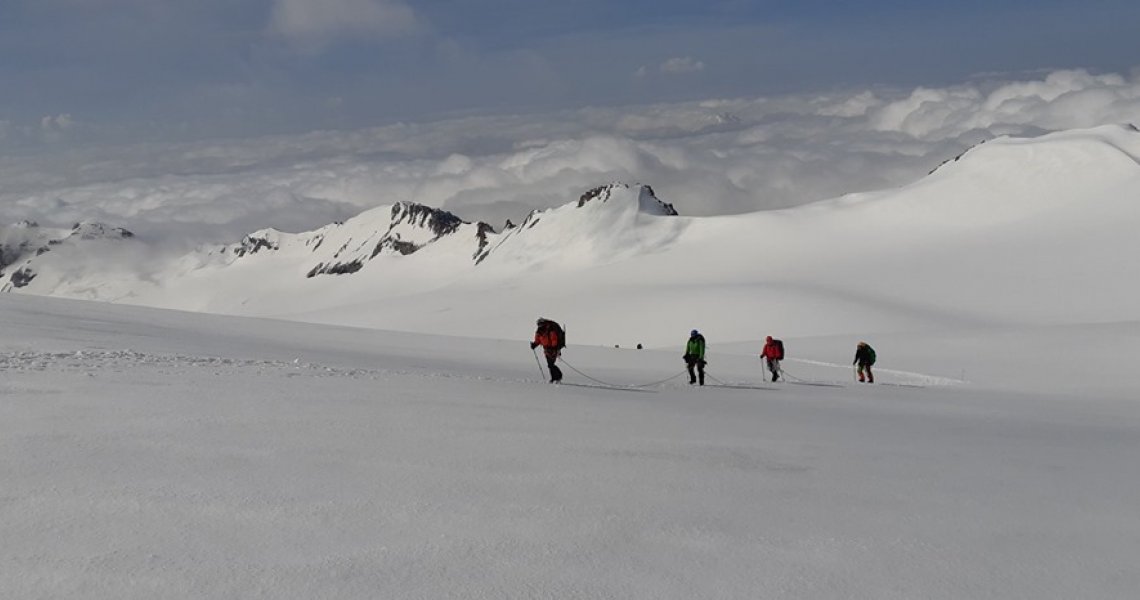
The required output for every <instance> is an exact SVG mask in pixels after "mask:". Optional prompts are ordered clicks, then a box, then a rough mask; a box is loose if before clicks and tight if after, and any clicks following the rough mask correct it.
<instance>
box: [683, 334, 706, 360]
mask: <svg viewBox="0 0 1140 600" xmlns="http://www.w3.org/2000/svg"><path fill="white" fill-rule="evenodd" d="M685 355H686V356H692V357H693V358H695V359H697V360H704V359H705V336H703V335H701V334H699V333H698V334H697V335H694V336H693V337H690V338H689V343H688V344H685Z"/></svg>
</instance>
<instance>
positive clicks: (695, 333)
mask: <svg viewBox="0 0 1140 600" xmlns="http://www.w3.org/2000/svg"><path fill="white" fill-rule="evenodd" d="M700 334H701V332H699V331H697V330H696V329H694V330H692V331H690V332H689V336H690V337H692V336H694V335H700Z"/></svg>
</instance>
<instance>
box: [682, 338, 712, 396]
mask: <svg viewBox="0 0 1140 600" xmlns="http://www.w3.org/2000/svg"><path fill="white" fill-rule="evenodd" d="M681 358H682V359H684V361H685V368H686V369H688V371H689V385H693V384H694V383H697V382H698V381H700V384H701V385H704V384H705V365H707V364H708V361H706V360H705V336H703V335H701V332H699V331H697V330H696V329H694V330H692V331H690V332H689V341H688V342H685V354H684V356H682V357H681ZM693 369H696V372H694V371H693Z"/></svg>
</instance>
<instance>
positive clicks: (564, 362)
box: [558, 356, 686, 388]
mask: <svg viewBox="0 0 1140 600" xmlns="http://www.w3.org/2000/svg"><path fill="white" fill-rule="evenodd" d="M558 362H560V363H562V364H564V365H566V367H567V368H569V369H570V370H571V371H574V372H575V373H577V374H579V375H581V376H582V377H585V378H586V379H589V380H590V381H593V382H594V383H600V384H602V385H608V386H610V387H617V388H646V387H653V386H657V385H661V384H663V383H666V382H669V381H672V380H674V379H676V378H678V377H680V376H682V375H684V374H685V373H686V371H684V370H682V371H681V372H680V373H677V374H676V375H673V376H671V377H667V378H665V379H662V380H661V381H654V382H652V383H642V384H640V385H623V384H620V383H609V382H607V381H602V380H601V379H597V378H595V377H591V376H589V375H587V374H585V373H583V372H581V371H579V370H578V369H577V368H575V367H574V365H572V364H570V363H569V362H566V359H565V358H562V357H561V356H559V357H558Z"/></svg>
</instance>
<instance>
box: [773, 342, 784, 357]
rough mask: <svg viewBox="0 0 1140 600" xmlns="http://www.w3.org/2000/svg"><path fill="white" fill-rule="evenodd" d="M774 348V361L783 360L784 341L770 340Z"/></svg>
mask: <svg viewBox="0 0 1140 600" xmlns="http://www.w3.org/2000/svg"><path fill="white" fill-rule="evenodd" d="M772 344H774V345H775V346H776V360H784V340H772Z"/></svg>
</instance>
